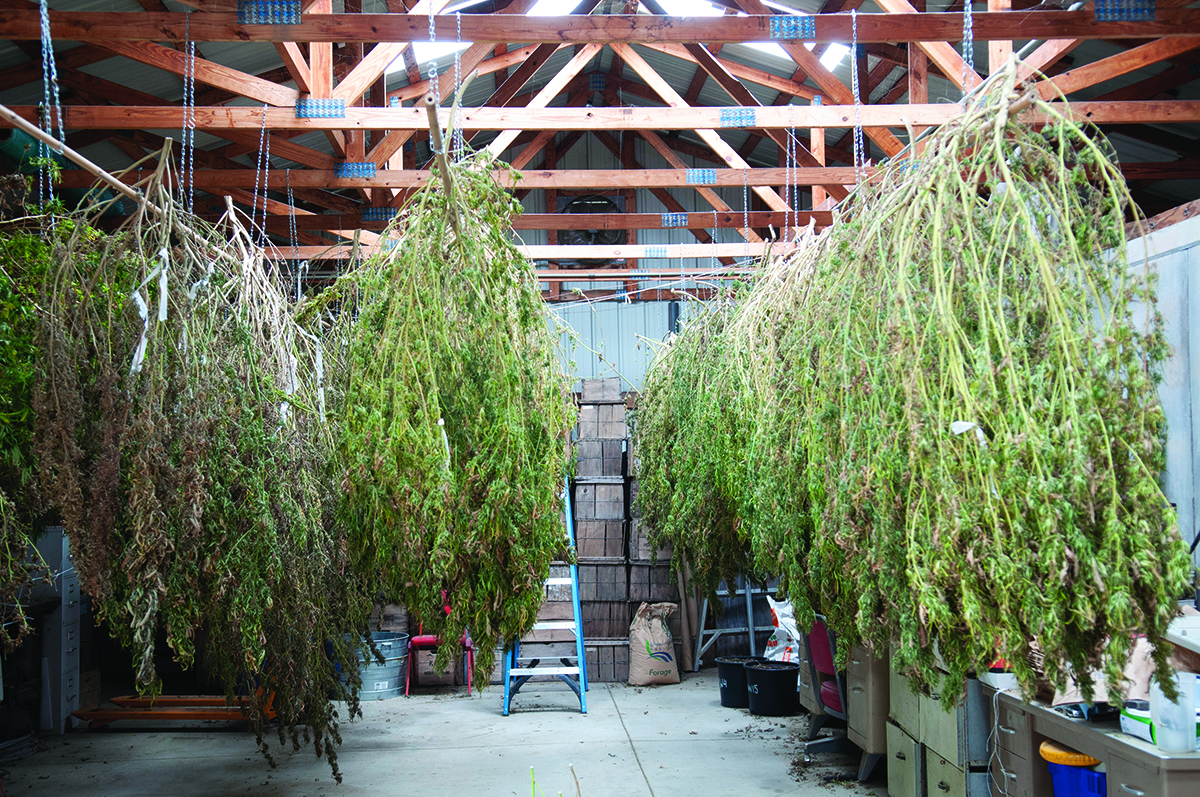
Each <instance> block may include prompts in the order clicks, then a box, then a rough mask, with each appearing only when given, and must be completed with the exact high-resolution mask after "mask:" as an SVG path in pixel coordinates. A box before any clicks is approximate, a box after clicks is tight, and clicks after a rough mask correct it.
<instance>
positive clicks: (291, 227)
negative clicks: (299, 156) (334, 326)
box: [285, 168, 300, 299]
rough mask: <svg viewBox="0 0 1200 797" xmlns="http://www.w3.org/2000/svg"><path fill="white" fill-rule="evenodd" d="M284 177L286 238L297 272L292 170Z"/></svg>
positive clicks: (297, 259)
mask: <svg viewBox="0 0 1200 797" xmlns="http://www.w3.org/2000/svg"><path fill="white" fill-rule="evenodd" d="M285 176H286V179H287V201H288V236H289V237H290V238H291V242H292V261H293V263H294V265H295V267H296V269H297V271H298V270H299V268H300V251H299V249H298V248H297V241H296V239H297V238H298V237H299V236H298V235H297V234H296V198H295V197H294V196H292V170H291V169H290V168H289V169H288V170H287V171H286V172H285ZM297 299H299V297H297Z"/></svg>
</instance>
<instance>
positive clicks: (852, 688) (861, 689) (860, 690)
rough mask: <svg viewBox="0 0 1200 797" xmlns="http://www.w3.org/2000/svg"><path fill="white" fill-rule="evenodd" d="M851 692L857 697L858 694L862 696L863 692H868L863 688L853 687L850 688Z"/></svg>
mask: <svg viewBox="0 0 1200 797" xmlns="http://www.w3.org/2000/svg"><path fill="white" fill-rule="evenodd" d="M850 691H851V692H853V693H854V694H856V695H857V694H862V693H863V692H865V691H867V690H866V689H864V688H863V687H861V686H852V687H850Z"/></svg>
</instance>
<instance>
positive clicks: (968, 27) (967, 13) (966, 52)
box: [962, 0, 975, 102]
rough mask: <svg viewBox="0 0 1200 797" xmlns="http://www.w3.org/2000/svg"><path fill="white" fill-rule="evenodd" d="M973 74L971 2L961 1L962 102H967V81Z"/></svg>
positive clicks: (973, 37)
mask: <svg viewBox="0 0 1200 797" xmlns="http://www.w3.org/2000/svg"><path fill="white" fill-rule="evenodd" d="M974 73H975V17H974V9H973V8H972V3H971V0H963V85H962V92H963V96H962V98H963V102H966V100H967V90H968V87H969V86H970V83H969V82H968V79H969V78H970V76H971V75H973V74H974Z"/></svg>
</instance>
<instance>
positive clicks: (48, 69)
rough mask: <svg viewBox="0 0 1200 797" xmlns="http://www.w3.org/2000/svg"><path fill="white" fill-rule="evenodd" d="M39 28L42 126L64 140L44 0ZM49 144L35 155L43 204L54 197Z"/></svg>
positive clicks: (55, 68)
mask: <svg viewBox="0 0 1200 797" xmlns="http://www.w3.org/2000/svg"><path fill="white" fill-rule="evenodd" d="M39 10H40V11H41V23H42V24H41V32H42V113H41V116H42V119H41V122H42V129H43V130H45V131H46V132H47V133H49V134H50V135H51V136H54V137H55V138H57V139H58V140H59V141H66V140H67V136H66V134H65V133H64V132H63V118H62V105H61V104H60V103H59V99H58V67H56V66H55V64H54V40H53V39H52V38H51V37H50V9H49V8H48V7H47V6H46V0H40V2H39ZM56 120H57V122H58V133H57V135H55V131H54V123H55V121H56ZM51 153H52V150H51V148H50V147H49V146H48V145H46V144H39V145H38V155H39V157H40V159H41V161H42V162H40V163H39V164H38V192H39V194H40V196H39V197H38V199H39V200H40V201H41V204H42V205H43V206H45V205H46V204H48V203H49V202H52V201H53V200H54V186H53V184H52V183H53V176H52V170H51V169H49V168H47V164H46V163H45V161H46V160H48V159H50V158H51V157H53V156H52V154H51Z"/></svg>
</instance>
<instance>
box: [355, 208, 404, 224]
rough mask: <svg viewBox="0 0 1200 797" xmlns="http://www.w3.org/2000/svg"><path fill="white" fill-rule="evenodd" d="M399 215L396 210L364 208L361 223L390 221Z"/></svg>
mask: <svg viewBox="0 0 1200 797" xmlns="http://www.w3.org/2000/svg"><path fill="white" fill-rule="evenodd" d="M399 214H400V210H399V209H398V208H364V209H363V212H362V220H363V221H391V220H392V219H394V218H396V216H398V215H399Z"/></svg>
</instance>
